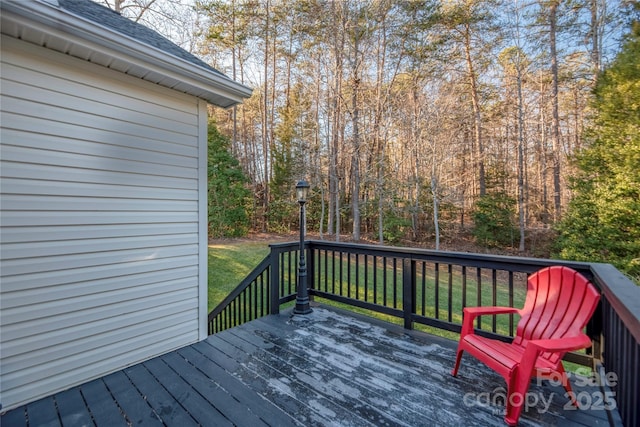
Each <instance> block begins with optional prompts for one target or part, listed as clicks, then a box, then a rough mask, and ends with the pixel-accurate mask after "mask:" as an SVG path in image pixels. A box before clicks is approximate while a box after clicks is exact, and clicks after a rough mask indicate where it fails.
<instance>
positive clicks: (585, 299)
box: [451, 266, 600, 426]
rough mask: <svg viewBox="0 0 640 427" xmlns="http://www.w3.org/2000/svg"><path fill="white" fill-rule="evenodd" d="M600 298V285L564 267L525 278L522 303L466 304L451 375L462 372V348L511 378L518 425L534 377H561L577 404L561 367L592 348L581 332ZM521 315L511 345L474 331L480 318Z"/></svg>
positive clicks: (509, 411)
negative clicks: (574, 353) (568, 357)
mask: <svg viewBox="0 0 640 427" xmlns="http://www.w3.org/2000/svg"><path fill="white" fill-rule="evenodd" d="M599 299H600V294H599V292H598V291H597V290H596V288H595V287H594V286H593V285H592V284H591V283H590V282H589V281H588V280H587V279H586V278H585V277H584V276H583V275H581V274H580V273H578V272H577V271H575V270H573V269H571V268H568V267H561V266H553V267H547V268H544V269H542V270H540V271H538V272H536V273H534V274H532V275H531V276H530V277H529V279H528V281H527V296H526V299H525V303H524V307H523V308H522V309H516V308H511V307H467V308H465V309H464V310H463V312H464V316H463V324H462V333H461V334H460V341H459V343H458V353H457V355H456V363H455V366H454V368H453V371H452V372H451V374H452V375H453V376H454V377H455V376H456V375H457V374H458V368H459V367H460V360H461V358H462V353H463V352H464V351H467V352H469V353H470V354H472V355H473V356H475V357H476V358H477V359H478V360H480V361H481V362H483V363H485V364H486V365H487V366H488V367H490V368H491V369H493V370H494V371H496V372H497V373H499V374H500V375H502V377H503V378H504V379H505V381H506V382H507V399H506V402H505V405H506V414H505V417H504V420H505V422H506V423H507V424H509V425H512V426H514V425H517V424H518V419H519V418H520V412H521V411H522V406H523V405H522V404H523V399H525V398H526V394H527V392H528V390H529V384H530V382H531V378H535V377H539V378H547V379H549V378H553V379H555V380H558V379H560V378H562V384H563V385H564V387H565V389H566V390H567V392H568V393H569V396H570V397H571V401H572V402H573V404H574V405H575V404H576V401H575V396H574V394H573V391H572V390H571V384H570V383H569V379H568V378H567V374H566V373H565V371H564V368H563V367H562V363H561V361H562V357H563V356H564V354H565V353H566V352H568V351H573V350H578V349H581V348H587V347H590V346H591V340H590V339H589V337H588V336H586V335H585V334H584V333H583V332H582V330H583V329H584V327H585V325H586V324H587V322H588V321H589V319H590V318H591V316H592V315H593V312H594V310H595V308H596V306H597V304H598V300H599ZM508 313H518V314H519V315H520V316H521V318H520V321H519V322H518V328H517V331H516V336H515V338H514V339H513V342H511V343H505V342H502V341H498V340H494V339H490V338H485V337H482V336H479V335H476V334H475V333H474V329H473V322H474V320H475V318H476V317H477V316H480V315H487V314H508Z"/></svg>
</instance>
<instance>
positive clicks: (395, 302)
mask: <svg viewBox="0 0 640 427" xmlns="http://www.w3.org/2000/svg"><path fill="white" fill-rule="evenodd" d="M393 308H398V258H396V257H393Z"/></svg>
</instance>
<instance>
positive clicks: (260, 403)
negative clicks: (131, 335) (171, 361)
mask: <svg viewBox="0 0 640 427" xmlns="http://www.w3.org/2000/svg"><path fill="white" fill-rule="evenodd" d="M207 341H208V340H207ZM207 341H205V342H203V343H202V344H203V345H194V346H191V347H185V348H184V349H181V350H179V353H180V354H183V355H184V356H185V358H187V359H188V360H190V361H192V363H194V364H195V365H196V366H198V369H199V370H200V371H202V372H203V373H204V374H205V375H207V376H208V377H209V378H212V379H215V381H216V382H217V383H218V384H219V385H220V386H221V387H222V388H223V389H224V390H225V391H226V392H227V393H229V394H230V395H231V396H233V397H234V398H235V399H237V400H238V402H240V404H242V405H244V407H245V408H246V410H248V411H251V412H253V413H254V414H256V415H258V416H259V417H260V418H261V419H262V420H264V422H265V423H266V424H267V425H273V426H282V427H289V426H291V427H293V426H295V425H296V423H295V421H294V420H293V419H291V418H290V417H289V416H288V414H285V413H284V412H282V411H281V410H280V409H278V408H277V407H276V406H275V405H273V404H272V403H271V402H269V401H267V400H266V399H264V398H262V397H261V396H260V395H259V394H258V393H256V392H255V390H253V389H251V388H248V387H247V386H246V385H245V384H244V383H242V382H241V381H240V380H238V378H236V377H234V376H233V375H232V374H231V373H230V372H229V371H226V370H225V369H224V368H222V367H221V366H220V364H218V361H219V360H220V359H221V358H223V357H224V355H222V353H219V352H217V351H216V349H215V347H213V346H211V345H208V344H206V342H207ZM196 349H198V350H196ZM224 358H225V359H227V358H226V357H224Z"/></svg>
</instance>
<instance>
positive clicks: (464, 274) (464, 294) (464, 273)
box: [462, 265, 467, 309]
mask: <svg viewBox="0 0 640 427" xmlns="http://www.w3.org/2000/svg"><path fill="white" fill-rule="evenodd" d="M466 306H467V266H466V265H463V266H462V308H463V309H464V308H465V307H466Z"/></svg>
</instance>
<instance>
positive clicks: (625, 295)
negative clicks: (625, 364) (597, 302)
mask: <svg viewBox="0 0 640 427" xmlns="http://www.w3.org/2000/svg"><path fill="white" fill-rule="evenodd" d="M591 271H592V272H593V276H594V278H593V280H594V282H595V284H596V285H597V286H599V287H600V289H602V293H603V294H604V296H605V298H606V299H607V301H608V302H609V304H611V307H612V308H613V309H614V310H615V311H616V313H618V316H619V317H620V320H621V321H622V323H624V325H625V326H626V327H627V328H628V329H629V332H631V334H632V335H633V336H634V338H635V339H636V342H639V343H640V286H637V285H636V284H634V283H633V282H632V281H631V279H629V278H628V277H626V276H625V275H624V274H622V273H621V272H620V271H619V270H618V269H617V268H615V267H614V266H613V265H611V264H597V263H593V264H591Z"/></svg>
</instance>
